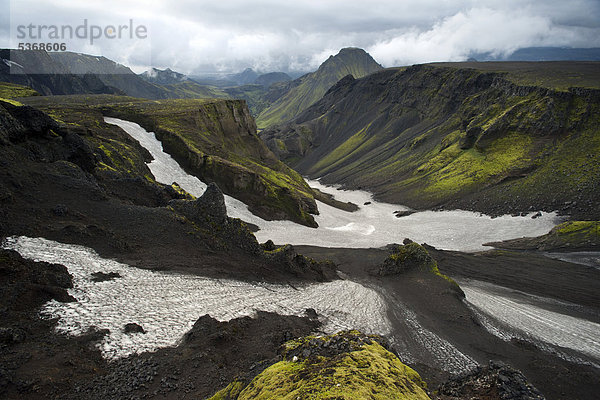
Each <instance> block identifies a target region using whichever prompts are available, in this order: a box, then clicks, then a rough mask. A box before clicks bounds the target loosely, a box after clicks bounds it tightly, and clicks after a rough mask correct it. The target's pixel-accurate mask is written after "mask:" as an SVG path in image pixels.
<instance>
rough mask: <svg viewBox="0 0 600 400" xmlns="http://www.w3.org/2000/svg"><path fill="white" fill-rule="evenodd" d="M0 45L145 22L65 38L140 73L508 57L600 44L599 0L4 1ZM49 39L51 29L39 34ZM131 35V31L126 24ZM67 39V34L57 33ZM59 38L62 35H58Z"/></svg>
mask: <svg viewBox="0 0 600 400" xmlns="http://www.w3.org/2000/svg"><path fill="white" fill-rule="evenodd" d="M0 11H1V16H0V23H1V25H0V47H3V48H5V47H17V46H18V43H21V41H27V42H32V43H35V42H36V40H37V38H32V37H30V35H29V33H30V32H26V33H27V35H26V36H25V38H24V39H23V38H18V37H17V35H18V33H19V31H18V30H17V28H18V26H19V25H23V26H28V25H29V24H32V25H34V33H35V29H36V28H37V27H40V26H42V25H45V26H50V25H55V26H63V25H69V26H72V27H73V28H75V27H77V26H81V25H83V22H84V20H87V24H88V26H91V25H95V26H97V27H99V28H98V29H99V30H103V33H104V29H107V28H108V29H109V32H110V33H111V35H114V31H113V30H111V27H117V26H119V25H128V24H129V23H130V21H131V22H132V24H131V26H132V27H133V28H136V27H138V26H143V27H144V29H145V30H146V35H145V37H133V38H129V37H127V38H125V37H121V39H115V38H106V37H104V36H103V37H100V38H98V39H96V40H95V41H94V42H93V43H90V40H89V37H90V36H91V33H90V32H91V31H89V30H88V29H87V28H86V29H85V30H82V31H81V32H84V31H87V32H88V38H87V39H79V38H74V39H69V40H66V41H65V42H66V44H67V49H68V50H71V51H77V52H85V53H89V54H95V55H103V56H106V57H108V58H110V59H113V60H115V61H117V62H121V63H123V64H125V65H128V66H130V67H132V69H133V70H134V71H135V72H142V71H143V70H145V69H148V68H149V67H150V66H155V67H158V68H166V67H170V68H171V69H173V70H176V71H180V72H183V73H186V74H194V73H208V72H213V73H217V72H220V73H227V72H239V71H241V70H243V69H244V68H247V67H250V68H253V69H255V70H258V71H262V72H269V71H286V72H287V71H310V70H314V69H316V68H317V67H318V66H319V64H321V63H322V62H323V61H325V60H326V59H327V57H329V55H332V54H336V53H337V52H338V51H339V49H341V48H343V47H351V46H352V47H361V48H364V49H365V50H366V51H368V52H369V53H370V54H371V55H372V56H373V57H374V58H375V59H376V60H377V61H378V62H379V63H380V64H382V65H383V66H385V67H391V66H399V65H410V64H416V63H423V62H433V61H462V60H465V59H466V58H468V56H469V55H470V54H472V53H482V52H491V53H492V54H494V55H497V56H504V55H509V54H510V53H512V52H513V51H515V50H516V49H518V48H522V47H534V46H535V47H537V46H556V47H600V0H569V1H565V0H503V1H496V0H477V1H475V0H455V1H450V0H436V1H433V0H418V1H414V0H393V1H391V0H372V1H364V0H363V1H355V0H343V1H342V0H320V1H314V0H294V1H285V0H263V1H260V0H259V1H242V0H210V1H192V0H179V1H174V0H171V1H165V0H129V1H127V0H120V1H115V0H103V1H93V2H87V1H81V0H37V1H33V0H12V1H9V0H0ZM43 33H44V34H46V35H48V34H49V32H48V31H43ZM125 33H127V30H125ZM62 39H64V37H63V38H62ZM62 39H61V41H64V40H62Z"/></svg>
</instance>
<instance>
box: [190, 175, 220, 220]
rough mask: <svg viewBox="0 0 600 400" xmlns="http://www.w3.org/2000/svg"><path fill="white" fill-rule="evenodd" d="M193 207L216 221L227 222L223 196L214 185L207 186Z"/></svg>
mask: <svg viewBox="0 0 600 400" xmlns="http://www.w3.org/2000/svg"><path fill="white" fill-rule="evenodd" d="M195 206H196V208H199V209H202V210H203V211H204V212H205V213H206V214H208V215H209V216H210V217H212V218H214V219H215V220H217V221H220V222H224V221H226V220H227V207H226V206H225V196H224V195H223V192H222V191H221V189H219V186H217V184H216V183H209V184H208V187H207V188H206V191H205V192H204V194H203V195H202V196H201V197H200V198H198V200H196V203H195Z"/></svg>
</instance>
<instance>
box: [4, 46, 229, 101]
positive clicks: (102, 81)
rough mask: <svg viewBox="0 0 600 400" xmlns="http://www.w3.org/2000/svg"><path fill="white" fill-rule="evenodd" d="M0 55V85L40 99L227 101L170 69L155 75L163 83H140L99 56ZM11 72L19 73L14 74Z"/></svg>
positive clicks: (14, 52)
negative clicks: (112, 96)
mask: <svg viewBox="0 0 600 400" xmlns="http://www.w3.org/2000/svg"><path fill="white" fill-rule="evenodd" d="M0 54H1V58H2V59H3V60H4V62H3V63H2V64H1V65H0V80H1V81H4V82H10V83H16V84H20V85H25V86H29V87H32V88H33V89H35V90H37V91H38V92H39V93H41V94H44V95H61V94H85V93H90V94H125V95H128V96H132V97H138V98H146V99H152V100H158V99H172V98H227V97H229V96H228V95H227V93H225V92H223V91H221V90H219V89H217V88H214V87H210V86H204V85H200V84H199V83H197V82H193V81H191V80H188V79H185V76H184V75H183V74H180V73H178V72H175V71H172V70H170V69H167V70H164V71H160V73H159V71H158V70H157V72H156V75H157V76H158V75H159V74H160V76H161V78H159V79H158V80H162V81H163V82H164V83H160V82H158V80H156V81H154V82H153V81H152V79H150V80H148V79H143V78H142V77H141V76H139V75H137V74H135V73H134V72H133V71H132V70H131V69H130V68H128V67H126V66H124V65H122V64H119V63H117V62H115V61H112V60H110V59H108V58H106V57H102V56H93V55H89V54H82V53H73V52H50V53H47V52H45V51H42V50H8V49H4V50H1V51H0ZM9 60H10V61H9ZM40 66H43V69H40ZM11 68H12V69H13V71H11ZM15 70H16V71H17V72H19V73H14V72H15ZM11 72H13V73H11ZM40 72H43V73H40ZM148 75H151V74H150V73H149V74H148ZM167 76H169V77H168V78H167Z"/></svg>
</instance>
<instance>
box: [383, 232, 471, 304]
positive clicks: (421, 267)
mask: <svg viewBox="0 0 600 400" xmlns="http://www.w3.org/2000/svg"><path fill="white" fill-rule="evenodd" d="M404 242H405V243H404V245H402V246H400V245H392V246H391V247H392V251H391V254H390V255H389V256H388V257H387V258H386V259H385V260H384V261H383V262H382V263H381V264H380V265H379V266H378V267H377V270H376V271H375V273H376V275H379V276H393V275H399V274H403V273H408V272H413V271H417V272H423V273H430V274H433V275H435V276H437V277H439V278H441V279H444V280H445V281H447V282H448V283H449V284H450V288H451V289H452V290H453V291H454V292H455V293H456V294H457V295H458V296H460V297H464V296H465V294H464V293H463V291H462V289H461V288H460V286H459V285H458V283H456V282H455V281H454V279H452V278H450V277H449V276H447V275H444V274H442V273H441V272H440V270H439V268H438V265H437V262H436V261H435V260H434V259H433V257H431V255H430V254H429V252H428V251H427V249H426V248H425V247H423V246H421V245H420V244H418V243H415V242H413V241H411V240H410V239H405V240H404Z"/></svg>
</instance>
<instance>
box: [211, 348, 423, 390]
mask: <svg viewBox="0 0 600 400" xmlns="http://www.w3.org/2000/svg"><path fill="white" fill-rule="evenodd" d="M425 388H426V385H425V383H424V382H423V381H422V380H421V377H420V376H419V374H418V373H417V372H416V371H414V370H413V369H411V368H410V367H408V366H406V365H404V364H403V363H402V362H401V361H400V360H399V359H398V358H397V357H396V356H395V355H394V354H392V353H390V352H389V351H387V350H385V349H384V348H383V347H382V346H381V345H380V344H378V343H377V342H375V341H373V342H371V343H370V344H364V345H363V346H362V347H361V348H360V349H358V350H356V351H352V352H349V353H343V354H340V355H338V356H333V357H321V356H318V357H312V358H310V359H306V360H304V361H302V362H294V361H280V362H278V363H276V364H274V365H272V366H270V367H269V368H267V369H266V370H264V371H263V372H262V373H261V374H259V375H258V376H257V377H256V378H254V380H253V381H252V382H251V383H250V384H249V385H248V386H247V387H246V388H244V389H243V390H242V391H241V392H240V393H239V395H238V396H237V399H238V400H245V399H282V400H285V399H289V400H296V399H298V398H300V399H347V400H350V399H381V400H383V399H385V400H388V399H411V400H418V399H429V397H428V396H427V393H426V392H425ZM221 398H223V397H221ZM232 398H236V397H232Z"/></svg>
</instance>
